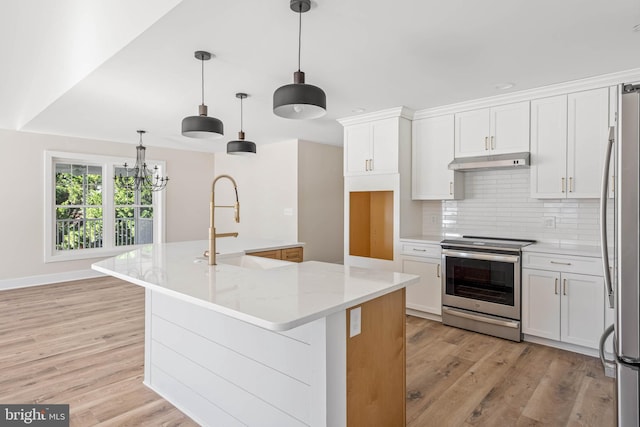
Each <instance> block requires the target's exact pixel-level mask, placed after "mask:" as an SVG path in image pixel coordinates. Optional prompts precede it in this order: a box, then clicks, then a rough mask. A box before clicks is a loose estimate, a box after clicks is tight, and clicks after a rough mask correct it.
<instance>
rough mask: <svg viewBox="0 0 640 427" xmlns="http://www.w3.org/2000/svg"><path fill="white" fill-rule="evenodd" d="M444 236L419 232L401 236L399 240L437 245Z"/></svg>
mask: <svg viewBox="0 0 640 427" xmlns="http://www.w3.org/2000/svg"><path fill="white" fill-rule="evenodd" d="M442 239H444V237H443V236H442V235H440V234H433V235H427V234H421V235H416V236H407V237H401V238H400V241H401V242H405V243H427V244H431V245H439V244H440V242H441V241H442Z"/></svg>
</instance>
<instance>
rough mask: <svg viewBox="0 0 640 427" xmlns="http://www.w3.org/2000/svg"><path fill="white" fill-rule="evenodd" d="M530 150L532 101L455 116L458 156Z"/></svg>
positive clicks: (456, 153) (456, 150)
mask: <svg viewBox="0 0 640 427" xmlns="http://www.w3.org/2000/svg"><path fill="white" fill-rule="evenodd" d="M523 151H525V152H526V151H529V101H525V102H518V103H514V104H506V105H500V106H497V107H492V108H484V109H480V110H472V111H465V112H462V113H457V114H456V115H455V157H472V156H483V155H489V154H505V153H517V152H523Z"/></svg>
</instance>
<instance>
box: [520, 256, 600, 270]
mask: <svg viewBox="0 0 640 427" xmlns="http://www.w3.org/2000/svg"><path fill="white" fill-rule="evenodd" d="M522 267H524V268H537V269H541V270H553V271H559V272H562V273H578V274H588V275H591V276H602V261H601V259H600V258H597V257H578V256H570V255H558V254H542V253H536V252H525V253H524V254H523V256H522Z"/></svg>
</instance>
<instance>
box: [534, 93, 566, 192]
mask: <svg viewBox="0 0 640 427" xmlns="http://www.w3.org/2000/svg"><path fill="white" fill-rule="evenodd" d="M566 170H567V96H566V95H561V96H554V97H552V98H544V99H536V100H535V101H531V169H530V173H531V197H532V198H537V199H545V198H552V199H560V198H565V197H566V179H567V178H566Z"/></svg>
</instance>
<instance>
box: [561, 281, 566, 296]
mask: <svg viewBox="0 0 640 427" xmlns="http://www.w3.org/2000/svg"><path fill="white" fill-rule="evenodd" d="M562 285H563V291H562V295H567V279H562Z"/></svg>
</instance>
